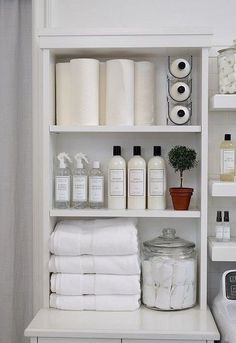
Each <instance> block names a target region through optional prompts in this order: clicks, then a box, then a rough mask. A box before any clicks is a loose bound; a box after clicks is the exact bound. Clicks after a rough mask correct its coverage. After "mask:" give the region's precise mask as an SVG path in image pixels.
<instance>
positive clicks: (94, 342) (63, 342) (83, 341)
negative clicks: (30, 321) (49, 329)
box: [38, 338, 121, 343]
mask: <svg viewBox="0 0 236 343" xmlns="http://www.w3.org/2000/svg"><path fill="white" fill-rule="evenodd" d="M38 343H121V340H120V339H103V338H38Z"/></svg>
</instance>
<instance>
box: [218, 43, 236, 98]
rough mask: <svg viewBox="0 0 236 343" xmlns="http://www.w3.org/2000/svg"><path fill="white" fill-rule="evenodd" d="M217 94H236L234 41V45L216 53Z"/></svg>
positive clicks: (235, 46)
mask: <svg viewBox="0 0 236 343" xmlns="http://www.w3.org/2000/svg"><path fill="white" fill-rule="evenodd" d="M218 53H219V55H218V57H217V60H218V74H219V92H220V93H221V94H234V93H236V73H235V70H236V40H234V45H233V46H231V47H230V48H227V49H221V50H219V51H218Z"/></svg>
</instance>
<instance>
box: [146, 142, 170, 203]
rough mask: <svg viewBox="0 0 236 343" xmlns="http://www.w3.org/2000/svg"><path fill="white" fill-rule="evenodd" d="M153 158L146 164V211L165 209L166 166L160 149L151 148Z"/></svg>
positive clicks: (156, 147) (158, 147)
mask: <svg viewBox="0 0 236 343" xmlns="http://www.w3.org/2000/svg"><path fill="white" fill-rule="evenodd" d="M153 156H154V157H152V158H151V159H150V160H149V162H148V200H147V201H148V209H149V210H165V208H166V166H165V160H164V159H163V157H161V147H160V146H154V147H153Z"/></svg>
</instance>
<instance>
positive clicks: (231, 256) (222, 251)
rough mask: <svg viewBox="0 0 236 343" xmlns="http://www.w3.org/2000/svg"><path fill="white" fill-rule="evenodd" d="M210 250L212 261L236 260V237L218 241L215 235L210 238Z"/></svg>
mask: <svg viewBox="0 0 236 343" xmlns="http://www.w3.org/2000/svg"><path fill="white" fill-rule="evenodd" d="M208 252H209V257H210V259H211V260H212V261H218V262H232V261H233V262H236V237H233V238H231V240H230V241H228V242H221V241H217V240H216V239H215V238H214V237H209V238H208Z"/></svg>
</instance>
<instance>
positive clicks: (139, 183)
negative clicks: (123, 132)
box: [128, 146, 146, 210]
mask: <svg viewBox="0 0 236 343" xmlns="http://www.w3.org/2000/svg"><path fill="white" fill-rule="evenodd" d="M133 155H134V156H133V157H132V158H131V159H130V160H129V162H128V209H130V210H144V209H145V208H146V162H145V160H144V159H143V158H142V157H141V147H140V146H134V148H133Z"/></svg>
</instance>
